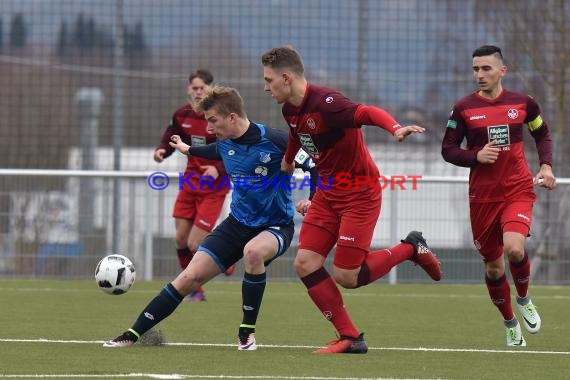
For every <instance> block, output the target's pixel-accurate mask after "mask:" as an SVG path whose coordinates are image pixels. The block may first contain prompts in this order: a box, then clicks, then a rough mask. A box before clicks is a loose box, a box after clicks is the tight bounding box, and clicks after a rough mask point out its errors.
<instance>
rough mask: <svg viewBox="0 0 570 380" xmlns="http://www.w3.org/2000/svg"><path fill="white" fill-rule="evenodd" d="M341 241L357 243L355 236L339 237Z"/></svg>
mask: <svg viewBox="0 0 570 380" xmlns="http://www.w3.org/2000/svg"><path fill="white" fill-rule="evenodd" d="M338 238H339V239H340V240H344V241H355V240H356V239H355V238H354V236H345V235H340V236H339V237H338Z"/></svg>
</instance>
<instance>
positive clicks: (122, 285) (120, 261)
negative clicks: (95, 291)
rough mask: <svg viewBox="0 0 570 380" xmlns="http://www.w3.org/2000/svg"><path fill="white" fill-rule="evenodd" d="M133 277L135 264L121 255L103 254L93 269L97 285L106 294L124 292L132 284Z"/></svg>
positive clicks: (134, 275)
mask: <svg viewBox="0 0 570 380" xmlns="http://www.w3.org/2000/svg"><path fill="white" fill-rule="evenodd" d="M135 278H136V271H135V266H134V265H133V263H132V262H131V260H129V259H128V258H127V257H125V256H123V255H108V256H105V257H103V258H102V259H101V261H99V264H97V268H96V269H95V282H97V286H98V287H99V289H101V290H102V291H104V292H105V293H108V294H115V295H118V294H123V293H126V292H127V291H128V290H129V289H130V288H131V286H133V284H134V282H135Z"/></svg>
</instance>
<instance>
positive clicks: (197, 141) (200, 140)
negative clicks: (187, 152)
mask: <svg viewBox="0 0 570 380" xmlns="http://www.w3.org/2000/svg"><path fill="white" fill-rule="evenodd" d="M191 138H192V146H204V145H206V138H205V137H204V136H196V135H192V136H191Z"/></svg>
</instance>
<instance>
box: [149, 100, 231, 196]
mask: <svg viewBox="0 0 570 380" xmlns="http://www.w3.org/2000/svg"><path fill="white" fill-rule="evenodd" d="M207 125H208V122H207V121H206V119H205V118H204V115H202V114H198V113H196V112H195V111H194V110H193V109H192V107H191V106H190V104H186V105H184V106H182V107H180V108H178V109H177V110H176V112H174V114H173V115H172V118H171V119H170V124H169V125H168V127H167V128H166V130H165V131H164V133H163V135H162V138H161V140H160V145H159V146H158V148H157V149H165V150H166V153H165V154H164V158H166V157H169V156H170V155H171V154H172V153H173V152H174V151H175V149H174V148H173V147H171V146H170V144H169V142H170V138H171V137H172V135H179V136H180V137H181V138H182V141H184V142H185V143H186V144H188V145H190V146H202V145H206V144H210V143H213V142H216V135H215V134H213V133H208V131H207V130H206V127H207ZM201 165H213V166H215V167H216V168H217V169H218V173H219V174H220V175H219V177H218V178H217V179H216V181H214V182H210V181H206V183H207V184H204V183H203V184H202V186H200V176H201V175H202V174H203V170H202V169H201V168H200V166H201ZM189 173H196V174H194V175H193V176H192V177H191V178H190V180H189V181H190V182H191V183H192V185H193V186H194V188H195V189H196V191H204V192H211V191H222V192H226V193H227V192H228V191H229V188H228V186H222V187H221V188H220V186H219V184H220V181H221V178H222V176H223V175H225V170H224V164H223V162H222V161H214V160H208V159H205V158H200V157H194V156H188V162H187V164H186V170H185V171H184V175H185V176H187V175H188V174H189ZM210 183H211V185H210ZM210 186H211V188H213V190H212V189H210ZM184 188H185V189H188V190H190V191H193V189H192V188H191V187H189V186H185V187H184ZM218 189H220V190H218Z"/></svg>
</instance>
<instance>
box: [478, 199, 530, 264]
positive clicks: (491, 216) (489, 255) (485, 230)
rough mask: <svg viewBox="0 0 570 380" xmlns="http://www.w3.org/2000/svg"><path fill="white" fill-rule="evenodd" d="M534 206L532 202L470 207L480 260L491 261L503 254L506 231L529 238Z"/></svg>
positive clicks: (519, 201) (521, 201)
mask: <svg viewBox="0 0 570 380" xmlns="http://www.w3.org/2000/svg"><path fill="white" fill-rule="evenodd" d="M533 204H534V199H528V200H515V201H505V202H491V203H471V204H470V205H469V206H470V214H471V230H472V232H473V243H474V244H475V247H476V248H477V250H479V253H480V254H481V256H483V261H485V262H488V261H494V260H496V259H498V258H500V257H501V256H502V255H503V234H504V233H505V232H517V233H519V234H521V235H524V236H525V237H526V236H528V233H529V231H530V226H531V223H532V206H533Z"/></svg>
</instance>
